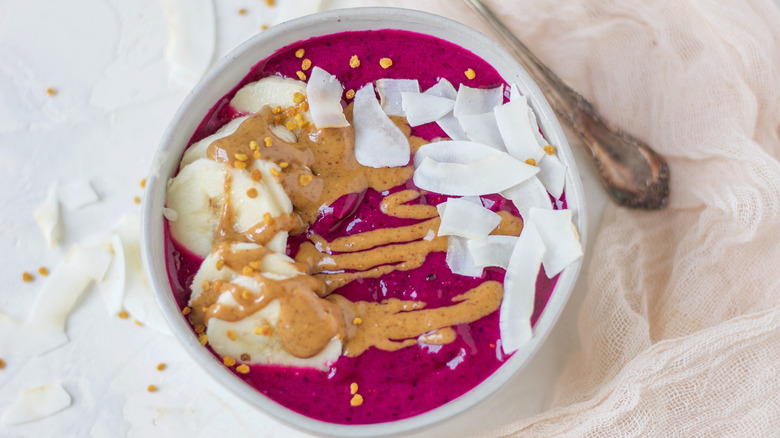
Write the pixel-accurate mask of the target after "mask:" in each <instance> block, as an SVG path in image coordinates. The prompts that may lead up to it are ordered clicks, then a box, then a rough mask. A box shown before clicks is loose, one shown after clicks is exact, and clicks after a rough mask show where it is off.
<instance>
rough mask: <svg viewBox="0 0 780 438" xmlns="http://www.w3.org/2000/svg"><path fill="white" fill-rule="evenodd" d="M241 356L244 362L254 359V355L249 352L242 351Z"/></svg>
mask: <svg viewBox="0 0 780 438" xmlns="http://www.w3.org/2000/svg"><path fill="white" fill-rule="evenodd" d="M239 358H241V361H242V362H249V361H250V360H252V356H250V355H249V354H247V353H241V356H239Z"/></svg>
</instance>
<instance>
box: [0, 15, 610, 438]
mask: <svg viewBox="0 0 780 438" xmlns="http://www.w3.org/2000/svg"><path fill="white" fill-rule="evenodd" d="M214 3H215V13H216V31H217V38H216V44H215V47H216V50H215V56H214V59H219V58H221V57H223V56H224V55H225V54H226V53H227V52H228V51H229V50H231V49H232V48H233V47H235V46H236V45H238V44H239V43H240V42H242V41H244V40H245V39H247V38H249V37H250V36H252V35H254V34H255V33H257V32H259V31H260V29H261V26H263V25H272V24H274V22H275V20H277V19H279V17H280V16H283V17H284V18H292V17H291V16H289V15H288V14H290V11H291V9H292V8H290V7H289V5H288V4H287V3H290V2H288V1H286V0H277V5H278V6H277V8H274V9H269V8H268V7H266V6H265V2H259V1H257V2H241V1H237V0H220V1H218V2H217V1H215V2H214ZM316 3H317V2H307V3H306V8H301V9H300V12H304V9H306V11H309V10H310V9H312V8H314V7H316ZM335 3H338V2H335ZM285 5H286V6H285ZM240 9H246V13H245V14H243V15H242V14H239V10H240ZM167 38H168V28H167V23H166V20H165V14H164V9H163V5H162V2H160V1H159V0H138V1H134V2H126V1H120V0H74V1H71V2H57V1H54V0H30V1H26V2H2V3H0V156H1V157H2V158H1V159H0V187H2V190H0V204H2V205H3V208H2V210H0V254H3V261H4V263H2V264H0V278H2V279H3V282H4V287H3V288H2V289H0V311H2V312H4V313H6V314H8V315H10V316H11V317H13V318H15V319H19V320H24V319H25V318H26V317H27V316H28V313H29V309H31V307H32V304H33V303H34V301H35V298H36V296H37V293H38V291H39V290H40V288H41V285H42V284H43V278H42V277H41V276H40V275H38V274H37V272H36V271H37V269H38V267H39V266H46V267H48V268H49V270H53V268H54V267H55V266H56V265H57V264H58V263H59V262H60V261H61V260H62V259H63V258H64V256H65V249H67V248H69V247H70V246H71V245H72V244H74V243H78V242H82V241H84V240H85V239H87V238H89V237H91V236H93V235H95V234H96V233H97V234H106V235H108V234H109V233H110V231H111V230H112V229H113V228H114V227H115V224H116V223H117V222H118V221H119V220H120V219H121V218H122V217H123V216H125V215H127V214H140V207H139V205H137V204H136V203H134V202H133V198H134V197H135V196H139V197H140V196H143V190H142V189H141V187H140V186H139V182H140V181H141V179H142V178H144V177H145V176H146V174H147V173H148V171H149V168H150V166H151V164H152V163H151V157H152V155H153V153H154V151H155V149H156V147H157V143H158V141H159V138H160V137H161V136H162V133H163V130H164V129H165V126H166V124H167V121H168V120H169V119H170V118H171V116H172V115H173V113H174V111H175V110H176V108H177V106H178V105H179V103H180V102H181V101H182V99H183V98H184V97H185V96H186V94H187V92H188V90H187V89H185V88H182V87H181V86H180V85H178V84H177V83H176V82H173V81H171V80H170V79H169V78H170V68H169V65H168V64H167V62H166V58H165V50H166V46H167ZM49 87H51V88H54V89H55V90H56V91H57V93H56V95H54V96H49V95H48V94H47V93H46V89H47V88H49ZM574 148H575V149H574V152H575V154H576V155H578V161H580V162H581V163H584V164H582V165H581V169H582V173H583V179H584V184H585V187H586V194H587V199H586V202H587V203H588V204H589V205H590V211H591V213H592V214H594V215H595V216H596V217H594V218H591V220H590V224H591V234H590V235H591V236H595V233H594V231H595V228H596V226H597V225H598V223H599V220H598V215H599V212H600V211H601V207H603V205H604V202H605V199H604V196H603V194H602V192H601V191H600V189H599V188H598V182H597V181H596V180H595V178H594V176H593V173H592V170H591V167H590V165H589V164H587V162H586V161H584V159H583V157H581V156H580V155H581V154H580V150H579V149H578V148H577V146H576V145H575V146H574ZM84 179H86V180H88V181H89V183H90V185H91V186H92V187H93V188H94V190H95V191H96V192H97V195H98V196H99V201H98V202H95V203H91V204H89V205H85V206H84V207H83V208H80V209H76V210H73V211H67V210H63V211H62V220H63V223H64V228H65V236H64V239H63V240H62V242H61V243H60V245H59V246H58V247H57V248H56V249H50V248H49V247H48V246H47V244H46V242H45V241H44V239H43V237H42V236H41V233H40V231H39V229H38V227H37V225H36V224H35V221H34V220H33V210H34V209H35V206H36V205H38V204H39V203H40V202H41V201H42V200H43V199H44V198H45V196H46V193H47V190H48V188H49V187H50V186H51V185H52V184H55V183H58V184H63V185H64V184H68V183H72V182H75V181H80V180H84ZM586 260H587V256H586ZM586 264H587V262H586ZM586 268H587V267H586V266H585V267H583V269H584V270H585V269H586ZM24 271H29V272H32V273H34V274H35V277H36V279H35V281H34V282H32V283H24V282H22V272H24ZM95 289H96V288H95V287H94V286H92V287H91V288H90V289H89V290H88V291H87V293H86V294H85V296H84V297H83V299H82V300H81V301H80V302H79V303H77V304H76V306H75V310H74V312H73V313H72V314H71V316H70V318H69V319H68V322H67V334H68V336H69V338H70V342H69V343H67V344H66V345H64V346H62V347H60V348H58V349H56V350H53V351H51V352H49V353H46V354H44V355H42V356H38V357H31V358H24V357H15V356H8V355H4V353H3V352H2V351H0V358H2V359H3V360H4V361H5V362H6V363H7V366H6V367H5V368H3V369H2V370H0V411H4V410H5V409H7V408H8V406H9V404H10V403H11V401H12V400H14V399H15V398H16V396H17V395H18V394H19V392H20V391H21V390H22V389H23V388H27V387H31V386H37V385H41V384H45V383H49V382H61V383H62V385H63V387H64V388H65V389H66V390H67V391H68V392H69V393H70V394H71V395H72V396H73V404H72V406H70V407H68V408H67V409H65V410H63V411H62V412H59V413H57V414H54V415H52V416H50V417H47V418H45V419H41V420H39V421H34V422H31V423H26V424H20V425H15V426H0V435H2V436H11V437H16V436H35V437H54V436H63V432H66V433H67V435H70V436H96V437H109V436H110V437H114V436H143V437H157V436H160V437H163V436H193V437H205V436H263V437H276V436H278V437H295V436H306V435H305V434H302V433H300V432H297V431H296V430H294V429H291V428H289V427H288V426H286V425H283V424H280V423H278V422H277V421H275V420H273V419H271V418H270V417H268V416H266V415H265V414H263V413H261V412H258V411H256V410H255V409H254V408H252V407H251V406H249V405H247V404H246V403H244V402H243V401H242V400H241V399H239V398H237V397H236V396H234V395H233V394H230V393H227V392H226V391H225V390H223V389H221V388H220V387H219V386H218V385H217V384H216V382H214V381H213V380H212V379H211V378H210V377H209V376H208V375H206V374H205V373H204V372H203V371H202V370H201V369H200V368H198V367H197V366H196V365H195V364H194V363H192V362H191V360H190V357H189V356H188V355H186V354H185V353H184V350H183V349H182V348H181V347H180V346H179V345H178V343H177V341H176V340H174V339H173V338H171V337H170V336H168V335H164V334H161V333H159V332H157V331H155V330H153V329H151V328H149V327H148V326H139V325H136V324H134V323H133V317H131V318H129V319H120V318H118V317H116V316H114V315H109V314H107V312H106V310H105V304H104V303H103V299H102V298H101V297H100V296H99V293H98V292H97V291H96V290H95ZM580 301H581V294H580V293H579V288H578V289H575V291H574V292H573V294H572V300H571V301H570V303H569V304H568V306H567V307H566V309H565V310H564V312H563V314H562V316H561V321H560V324H558V326H557V327H556V328H555V330H554V331H553V332H552V334H551V335H550V338H549V342H547V343H546V344H545V345H544V346H543V347H542V349H541V350H540V351H539V354H537V356H536V357H535V358H534V359H533V360H532V361H531V363H530V364H529V366H528V367H527V368H526V370H525V371H524V372H523V374H522V375H520V376H518V378H517V379H515V380H514V381H513V382H512V384H511V385H508V386H507V388H506V389H504V390H502V391H500V392H499V394H498V395H497V396H496V397H494V398H492V399H491V400H489V401H488V402H487V403H485V404H484V405H483V406H481V407H480V408H478V409H477V410H475V412H473V413H471V414H470V415H465V416H463V418H459V419H456V420H454V421H452V422H451V424H448V425H444V426H441V427H439V428H437V429H434V430H432V431H428V432H426V433H425V434H426V435H427V436H430V435H441V434H449V435H452V434H455V435H462V434H466V433H474V432H478V431H480V430H485V429H487V428H488V427H491V426H495V425H496V424H499V423H497V422H498V421H509V420H511V419H516V418H518V417H523V416H527V415H530V414H533V413H536V412H538V411H539V410H541V409H542V407H543V406H544V405H545V404H546V403H548V401H549V399H550V394H551V387H552V383H553V382H554V381H555V377H556V376H557V375H558V374H559V372H560V370H561V369H562V366H563V359H565V358H566V357H567V356H568V355H569V353H570V352H571V351H572V348H573V346H574V344H575V343H576V328H575V323H574V321H575V315H576V309H577V307H578V305H579V302H580ZM0 336H2V334H0ZM160 362H165V363H166V364H167V368H166V369H165V370H164V371H157V370H156V366H157V364H158V363H160ZM150 384H154V385H156V386H157V387H158V388H159V389H158V391H157V392H154V393H149V392H147V390H146V388H147V386H148V385H150ZM510 414H511V415H510ZM499 419H501V420H499Z"/></svg>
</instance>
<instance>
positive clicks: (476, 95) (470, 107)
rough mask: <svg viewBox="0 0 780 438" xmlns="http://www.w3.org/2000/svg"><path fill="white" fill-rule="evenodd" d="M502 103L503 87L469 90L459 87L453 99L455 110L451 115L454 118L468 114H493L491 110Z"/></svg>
mask: <svg viewBox="0 0 780 438" xmlns="http://www.w3.org/2000/svg"><path fill="white" fill-rule="evenodd" d="M503 102H504V87H503V86H499V87H496V88H471V87H468V86H466V85H461V86H460V88H458V95H457V97H456V98H455V108H453V110H452V113H453V114H454V115H455V117H461V116H467V115H470V114H484V113H489V112H493V108H495V107H497V106H499V105H501V104H502V103H503Z"/></svg>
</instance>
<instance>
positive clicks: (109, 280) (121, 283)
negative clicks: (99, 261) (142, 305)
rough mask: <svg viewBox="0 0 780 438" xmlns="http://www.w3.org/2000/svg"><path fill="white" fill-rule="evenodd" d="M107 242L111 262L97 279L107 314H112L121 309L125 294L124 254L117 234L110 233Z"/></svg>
mask: <svg viewBox="0 0 780 438" xmlns="http://www.w3.org/2000/svg"><path fill="white" fill-rule="evenodd" d="M108 244H109V251H110V252H111V254H112V257H111V263H110V264H109V265H108V269H107V270H106V272H105V275H104V276H103V279H102V280H100V281H98V290H99V291H100V295H101V296H102V297H103V302H104V303H105V305H106V310H108V314H109V315H112V316H113V315H116V314H118V313H119V312H120V311H122V302H123V300H124V296H125V254H124V248H123V246H122V240H121V239H120V238H119V236H118V235H116V234H114V235H112V236H111V237H110V238H109V241H108Z"/></svg>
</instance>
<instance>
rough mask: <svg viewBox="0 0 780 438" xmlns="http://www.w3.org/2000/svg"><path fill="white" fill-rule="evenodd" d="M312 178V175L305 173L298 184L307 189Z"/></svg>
mask: <svg viewBox="0 0 780 438" xmlns="http://www.w3.org/2000/svg"><path fill="white" fill-rule="evenodd" d="M311 179H312V176H311V174H308V173H304V174H303V175H301V176H299V177H298V184H300V185H301V187H306V186H308V185H309V183H310V182H311Z"/></svg>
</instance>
